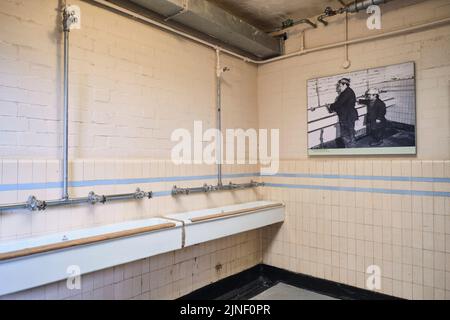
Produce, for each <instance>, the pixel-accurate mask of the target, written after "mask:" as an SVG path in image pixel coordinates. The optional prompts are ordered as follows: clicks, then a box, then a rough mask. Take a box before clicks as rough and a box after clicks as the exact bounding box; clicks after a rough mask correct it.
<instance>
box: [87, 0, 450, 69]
mask: <svg viewBox="0 0 450 320" xmlns="http://www.w3.org/2000/svg"><path fill="white" fill-rule="evenodd" d="M84 1H88V2H95V3H97V4H100V5H102V6H105V7H107V8H110V9H113V10H115V11H118V12H121V13H123V14H125V15H128V16H131V17H133V18H135V19H137V20H141V21H144V22H147V23H150V24H153V25H154V26H157V27H159V28H161V29H164V30H167V31H170V32H172V33H175V34H178V35H180V36H183V37H185V38H187V39H190V40H192V41H195V42H197V43H201V44H203V45H205V46H207V47H210V48H212V49H214V50H220V51H221V52H223V53H226V54H229V55H230V56H233V57H236V58H239V59H242V60H243V61H245V62H250V63H253V64H257V65H261V64H266V63H271V62H275V61H280V60H284V59H288V58H292V57H296V56H301V55H305V54H308V53H313V52H317V51H322V50H328V49H333V48H338V47H342V46H346V45H350V44H357V43H362V42H366V41H372V40H377V39H381V38H386V37H392V36H398V35H401V34H405V33H410V32H413V31H418V30H421V29H428V28H433V27H437V26H440V25H445V24H448V23H449V22H450V17H448V18H444V19H440V20H436V21H432V22H427V23H422V24H419V25H415V26H410V27H407V28H403V29H399V30H394V31H389V32H385V33H381V34H377V35H374V36H368V37H363V38H358V39H353V40H347V41H341V42H336V43H332V44H328V45H324V46H319V47H315V48H311V49H304V50H299V51H295V52H292V53H289V54H285V55H282V56H279V57H275V58H270V59H266V60H254V59H250V58H248V57H245V56H243V55H240V54H237V53H235V52H233V51H230V50H227V49H224V48H220V47H219V46H217V45H215V44H212V43H210V42H208V41H205V40H203V39H200V38H197V37H195V36H192V35H190V34H187V33H185V32H183V31H180V30H178V29H175V28H172V27H170V26H168V25H165V24H163V23H160V22H158V21H156V20H153V19H150V18H147V17H145V16H143V15H140V14H139V13H136V12H133V11H131V10H128V9H125V8H122V7H120V6H118V5H115V4H113V3H111V2H108V1H106V0H84Z"/></svg>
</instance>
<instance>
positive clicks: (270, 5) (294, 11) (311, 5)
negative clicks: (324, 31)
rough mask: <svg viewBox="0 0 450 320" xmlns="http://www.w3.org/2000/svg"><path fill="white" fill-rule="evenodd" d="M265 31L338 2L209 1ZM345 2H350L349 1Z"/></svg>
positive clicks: (321, 10) (301, 0)
mask: <svg viewBox="0 0 450 320" xmlns="http://www.w3.org/2000/svg"><path fill="white" fill-rule="evenodd" d="M208 1H210V2H213V3H215V4H217V5H218V6H220V7H222V8H223V9H225V10H227V11H229V12H230V13H232V14H234V15H236V16H238V17H240V18H241V19H243V20H246V21H247V22H248V23H250V24H253V25H254V26H255V27H258V28H260V29H262V30H264V31H270V30H272V29H274V28H277V27H280V26H281V23H282V22H283V21H284V20H286V19H288V18H291V19H301V18H310V17H313V16H315V15H319V14H320V13H322V12H323V11H324V10H325V8H326V7H327V6H331V7H334V8H339V7H341V6H342V5H341V4H340V3H339V1H338V0H208ZM345 2H347V3H348V2H349V1H348V0H347V1H345Z"/></svg>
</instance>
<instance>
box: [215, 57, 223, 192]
mask: <svg viewBox="0 0 450 320" xmlns="http://www.w3.org/2000/svg"><path fill="white" fill-rule="evenodd" d="M216 90H217V91H216V109H217V130H218V133H219V136H218V137H217V153H216V155H217V185H218V186H222V99H221V95H222V70H221V67H220V50H219V49H216Z"/></svg>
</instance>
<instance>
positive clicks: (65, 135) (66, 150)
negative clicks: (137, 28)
mask: <svg viewBox="0 0 450 320" xmlns="http://www.w3.org/2000/svg"><path fill="white" fill-rule="evenodd" d="M63 20H64V21H63V28H64V113H63V127H64V128H63V130H64V131H63V147H62V149H63V194H62V198H63V199H69V32H70V30H69V26H68V21H67V20H68V16H67V13H66V11H65V9H64V14H63Z"/></svg>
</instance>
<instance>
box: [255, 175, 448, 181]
mask: <svg viewBox="0 0 450 320" xmlns="http://www.w3.org/2000/svg"><path fill="white" fill-rule="evenodd" d="M261 176H263V177H283V178H313V179H349V180H374V181H410V182H435V183H450V178H430V177H400V176H392V177H388V176H357V175H338V174H306V173H277V174H275V175H264V174H261Z"/></svg>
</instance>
